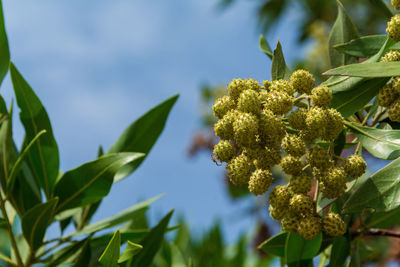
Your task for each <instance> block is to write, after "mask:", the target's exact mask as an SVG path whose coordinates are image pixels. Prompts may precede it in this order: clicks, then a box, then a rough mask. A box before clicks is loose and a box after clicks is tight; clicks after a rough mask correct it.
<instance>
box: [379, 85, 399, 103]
mask: <svg viewBox="0 0 400 267" xmlns="http://www.w3.org/2000/svg"><path fill="white" fill-rule="evenodd" d="M398 84H399V83H398V82H397V81H396V85H398ZM395 88H396V87H393V82H390V83H387V84H386V85H385V86H383V87H382V88H381V89H380V90H379V92H378V95H377V100H378V104H379V105H380V106H382V107H389V106H390V105H391V104H392V103H393V102H394V101H396V99H397V98H399V96H400V95H399V93H398V91H397V90H396V89H395Z"/></svg>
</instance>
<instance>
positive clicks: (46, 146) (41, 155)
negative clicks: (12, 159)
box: [10, 63, 59, 197]
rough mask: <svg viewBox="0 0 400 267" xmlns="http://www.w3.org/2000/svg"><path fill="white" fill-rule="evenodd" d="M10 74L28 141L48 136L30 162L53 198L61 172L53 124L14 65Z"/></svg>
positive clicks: (36, 147) (33, 151) (35, 150)
mask: <svg viewBox="0 0 400 267" xmlns="http://www.w3.org/2000/svg"><path fill="white" fill-rule="evenodd" d="M10 73H11V80H12V84H13V87H14V93H15V96H16V98H17V103H18V106H19V108H20V109H21V112H20V119H21V122H22V124H23V126H24V128H25V132H26V140H28V141H29V140H32V139H33V138H34V137H35V136H36V135H37V134H39V132H40V131H42V130H46V132H47V134H46V135H43V136H42V137H41V138H40V139H39V140H38V141H37V142H36V143H35V145H34V146H33V147H32V148H31V149H30V150H29V157H28V158H29V163H30V167H31V169H32V171H33V174H34V177H35V178H36V179H37V181H39V182H40V185H41V187H42V188H43V190H44V191H45V194H46V196H47V197H50V196H51V195H52V191H53V188H54V185H55V183H56V180H57V176H58V169H59V154H58V147H57V143H56V140H55V139H54V135H53V130H52V128H51V125H50V120H49V117H48V115H47V112H46V110H45V109H44V107H43V105H42V103H41V102H40V100H39V98H38V97H37V96H36V95H35V93H34V92H33V90H32V88H31V87H30V86H29V84H28V83H27V82H26V81H25V80H24V78H23V77H22V75H21V74H20V73H19V72H18V70H17V69H16V67H15V66H14V64H12V63H10Z"/></svg>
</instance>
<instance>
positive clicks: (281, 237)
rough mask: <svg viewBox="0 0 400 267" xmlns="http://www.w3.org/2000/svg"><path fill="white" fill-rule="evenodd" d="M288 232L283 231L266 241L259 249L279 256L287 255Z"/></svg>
mask: <svg viewBox="0 0 400 267" xmlns="http://www.w3.org/2000/svg"><path fill="white" fill-rule="evenodd" d="M287 236H288V233H287V232H283V233H279V234H277V235H274V236H273V237H271V238H269V239H267V240H266V241H264V242H263V243H262V244H261V245H259V246H258V249H261V250H262V251H264V252H266V253H270V254H272V255H275V256H278V257H285V244H286V239H287Z"/></svg>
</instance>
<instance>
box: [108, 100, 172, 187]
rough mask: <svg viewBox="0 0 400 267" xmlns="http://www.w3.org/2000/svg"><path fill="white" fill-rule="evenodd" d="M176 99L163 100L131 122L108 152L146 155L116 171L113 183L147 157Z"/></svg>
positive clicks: (130, 171)
mask: <svg viewBox="0 0 400 267" xmlns="http://www.w3.org/2000/svg"><path fill="white" fill-rule="evenodd" d="M178 97H179V96H178V95H175V96H173V97H171V98H169V99H167V100H165V101H164V102H162V103H161V104H159V105H158V106H156V107H154V108H152V109H151V110H150V111H148V112H147V113H146V114H144V115H143V116H142V117H140V118H139V119H137V120H136V121H135V122H133V123H132V124H131V125H130V126H129V127H128V128H127V129H126V130H125V131H124V132H123V133H122V135H121V136H120V137H119V138H118V140H117V141H116V142H115V143H114V144H113V145H112V146H111V148H110V149H109V150H108V152H107V153H108V154H109V153H116V152H140V153H144V154H146V155H145V156H144V157H143V158H141V159H140V160H137V161H134V162H131V163H130V164H128V165H127V166H124V167H123V168H122V169H121V170H120V171H118V173H117V175H116V176H115V179H114V181H115V182H116V181H119V180H121V179H123V178H124V177H126V176H127V175H129V174H130V173H132V172H133V171H134V170H135V169H136V168H137V167H139V165H140V164H141V163H142V162H143V160H144V159H145V158H146V157H147V155H148V154H149V152H150V150H151V148H152V147H153V145H154V144H155V142H156V141H157V139H158V137H159V136H160V134H161V132H162V131H163V129H164V126H165V123H166V121H167V118H168V115H169V112H170V111H171V109H172V107H173V106H174V104H175V102H176V100H177V99H178Z"/></svg>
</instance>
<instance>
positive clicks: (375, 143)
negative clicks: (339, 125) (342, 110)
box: [345, 121, 400, 160]
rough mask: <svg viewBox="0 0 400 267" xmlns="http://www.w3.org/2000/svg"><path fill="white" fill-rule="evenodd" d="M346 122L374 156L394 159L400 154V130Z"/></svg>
mask: <svg viewBox="0 0 400 267" xmlns="http://www.w3.org/2000/svg"><path fill="white" fill-rule="evenodd" d="M345 124H346V125H347V126H348V127H349V128H351V129H352V131H353V133H354V134H355V135H356V136H357V138H358V140H359V141H360V142H361V144H362V145H363V148H365V149H366V150H367V151H368V152H369V153H371V155H373V156H374V157H376V158H380V159H386V160H393V159H396V158H398V157H399V156H400V130H385V129H377V128H371V127H364V126H359V125H356V124H354V123H351V122H347V121H346V122H345Z"/></svg>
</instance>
